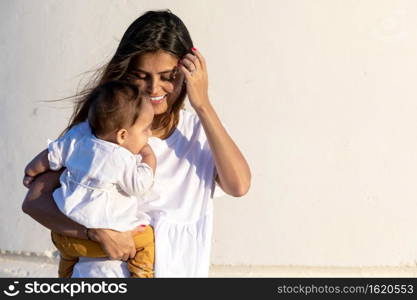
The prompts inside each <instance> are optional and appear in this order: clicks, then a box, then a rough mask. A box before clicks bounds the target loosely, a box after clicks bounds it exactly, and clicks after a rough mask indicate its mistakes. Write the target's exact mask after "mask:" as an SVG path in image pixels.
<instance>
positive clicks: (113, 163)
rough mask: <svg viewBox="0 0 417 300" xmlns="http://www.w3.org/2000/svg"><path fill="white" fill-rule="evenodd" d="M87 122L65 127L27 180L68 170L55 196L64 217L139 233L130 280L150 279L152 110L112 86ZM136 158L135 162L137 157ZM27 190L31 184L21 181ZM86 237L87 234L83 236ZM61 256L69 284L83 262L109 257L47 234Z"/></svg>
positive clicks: (100, 94)
mask: <svg viewBox="0 0 417 300" xmlns="http://www.w3.org/2000/svg"><path fill="white" fill-rule="evenodd" d="M86 101H90V102H91V105H90V110H89V112H88V122H82V123H79V124H77V125H75V126H73V127H72V128H70V129H69V130H68V131H67V132H66V133H65V134H64V135H63V136H61V137H60V138H58V139H57V140H55V141H53V142H51V143H50V144H49V146H48V151H44V152H41V153H40V154H39V155H38V156H37V157H36V158H35V159H34V160H33V161H31V162H30V163H29V165H28V166H27V168H26V170H25V173H26V176H27V177H25V179H26V180H28V179H29V180H30V178H33V177H34V176H36V175H38V174H40V173H42V172H45V171H46V170H48V169H51V170H59V169H61V168H63V167H65V168H66V169H65V170H64V172H63V173H62V175H61V177H60V182H61V187H60V188H58V189H56V190H55V192H54V193H53V198H54V200H55V203H56V205H57V206H58V208H59V209H60V210H61V212H62V213H64V214H65V215H66V216H68V217H69V218H71V219H72V220H74V221H75V222H77V223H79V224H82V225H84V226H85V227H86V228H107V229H113V230H117V231H128V230H132V229H134V228H136V227H138V226H142V227H144V231H143V232H141V233H138V234H137V235H135V237H134V240H135V246H136V255H135V257H134V258H132V259H130V260H129V261H128V268H129V271H130V273H131V276H132V277H141V278H144V277H153V266H154V249H155V248H154V247H155V245H154V236H153V229H152V227H151V226H150V225H149V222H150V217H149V215H147V214H146V213H145V212H144V211H143V209H142V210H141V204H144V203H143V201H142V196H143V195H144V193H146V192H147V190H149V189H150V188H151V186H152V185H153V176H154V172H155V168H156V158H155V154H154V152H153V151H152V148H151V147H150V146H149V145H148V144H147V143H148V137H149V136H151V134H152V132H151V124H152V120H153V108H152V104H151V103H150V102H149V100H148V99H146V98H144V97H142V96H141V95H140V92H139V90H138V89H137V87H136V86H135V85H132V84H129V83H126V82H122V81H111V82H108V83H105V84H103V85H101V86H99V87H97V88H96V89H95V90H93V91H92V92H91V94H90V96H89V98H88V99H87V100H86ZM138 154H139V155H138ZM25 184H26V185H28V184H29V182H25ZM87 237H88V229H87ZM52 241H53V242H54V244H55V246H56V247H57V248H58V250H59V251H60V256H61V259H60V263H59V270H58V274H59V277H61V278H67V277H71V275H72V271H73V267H74V265H75V263H77V261H78V258H79V257H80V256H85V257H106V254H105V253H104V251H103V250H102V248H101V246H100V244H99V243H96V242H94V241H92V240H83V239H77V238H70V237H67V236H63V235H61V234H58V233H56V232H52Z"/></svg>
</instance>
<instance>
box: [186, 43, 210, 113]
mask: <svg viewBox="0 0 417 300" xmlns="http://www.w3.org/2000/svg"><path fill="white" fill-rule="evenodd" d="M179 69H180V70H181V72H182V73H183V74H184V76H185V80H186V85H187V94H188V99H189V100H190V103H191V105H192V106H193V108H194V109H198V108H201V107H204V106H205V105H207V104H209V98H208V74H207V66H206V61H205V59H204V57H203V56H202V55H201V53H200V52H199V51H198V50H197V49H195V48H193V54H190V53H188V54H186V55H185V56H184V57H183V58H182V59H181V60H180V62H179Z"/></svg>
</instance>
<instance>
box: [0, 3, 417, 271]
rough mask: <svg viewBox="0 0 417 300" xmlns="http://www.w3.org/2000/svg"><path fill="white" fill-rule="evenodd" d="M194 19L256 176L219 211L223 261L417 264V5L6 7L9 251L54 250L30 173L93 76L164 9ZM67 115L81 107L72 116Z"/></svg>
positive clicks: (3, 171)
mask: <svg viewBox="0 0 417 300" xmlns="http://www.w3.org/2000/svg"><path fill="white" fill-rule="evenodd" d="M163 8H170V9H171V10H172V11H173V12H174V13H175V14H177V15H178V16H179V17H181V18H182V20H183V21H184V22H185V24H186V25H187V27H188V29H189V30H190V32H191V35H192V37H193V39H194V42H195V45H196V47H197V48H198V49H200V50H201V51H202V53H203V54H204V55H205V57H206V59H207V62H208V66H209V78H210V95H211V99H212V102H213V104H214V106H215V108H216V109H217V111H218V113H219V115H220V117H221V119H222V120H223V122H224V123H225V124H227V127H228V128H229V131H230V133H231V134H232V136H233V138H234V140H235V141H236V142H237V144H238V145H239V146H240V148H241V150H242V151H243V153H244V154H245V155H246V157H247V159H248V161H249V163H250V166H251V169H252V175H253V182H252V188H251V190H250V192H249V193H248V194H247V195H246V196H244V197H243V198H232V197H223V198H221V199H217V200H216V203H215V228H214V239H213V242H214V244H213V253H212V263H214V264H235V265H268V266H280V265H281V266H282V265H304V266H402V265H415V264H416V263H417V234H416V233H415V230H414V228H417V219H416V218H415V212H416V210H417V200H416V199H417V188H416V184H415V182H416V179H417V155H416V151H415V149H416V148H417V133H416V128H417V118H416V115H417V101H416V100H415V99H416V96H417V90H416V88H415V79H416V78H417V20H416V18H415V16H416V15H417V2H416V1H413V0H409V1H405V0H404V1H403V0H397V1H395V0H392V1H389V0H364V1H353V0H315V1H310V0H295V1H293V0H287V1H284V0H280V1H272V0H271V1H249V0H245V1H220V0H218V1H162V0H154V1H120V0H118V1H116V0H106V1H103V0H94V1H93V0H91V1H82V0H76V1H74V0H71V1H69V0H65V1H52V0H43V1H23V0H20V1H1V2H0V56H1V68H0V97H1V100H0V107H1V109H0V128H1V129H2V133H1V134H0V191H1V196H0V250H8V251H13V252H17V251H31V252H39V253H45V251H48V250H52V249H54V248H53V247H52V245H51V243H50V242H49V235H48V231H47V230H46V229H44V228H43V227H42V226H41V225H39V224H38V223H36V222H34V221H33V220H31V219H30V218H29V217H28V216H26V215H24V214H23V213H22V212H21V209H20V207H21V203H22V199H23V197H24V194H25V189H24V188H23V187H22V185H21V178H22V172H23V168H24V166H25V164H26V163H27V162H28V161H29V160H30V159H31V158H32V157H33V156H34V155H35V154H36V153H37V152H39V151H40V150H42V149H43V148H44V147H45V145H46V139H47V138H55V137H56V136H57V135H58V134H59V132H60V131H61V130H62V129H63V128H64V126H65V125H66V124H67V120H68V117H69V115H70V113H71V108H70V105H69V104H66V105H62V104H46V103H41V102H40V101H41V100H46V99H56V98H60V97H65V96H70V95H72V94H73V93H74V92H76V89H77V85H78V84H79V81H80V80H81V79H82V78H84V80H85V79H87V78H88V74H86V75H85V76H79V74H81V73H83V72H86V71H88V70H92V69H94V68H95V67H98V66H100V65H101V64H103V63H105V62H106V61H107V60H108V59H109V58H110V57H111V56H112V54H113V52H114V50H115V49H116V47H117V44H118V41H119V40H120V39H121V37H122V34H123V32H124V31H125V30H126V28H127V27H128V25H129V24H130V23H131V22H132V21H133V20H134V19H135V18H136V17H138V16H139V15H140V14H142V13H143V12H145V11H146V10H149V9H163ZM65 107H66V108H65Z"/></svg>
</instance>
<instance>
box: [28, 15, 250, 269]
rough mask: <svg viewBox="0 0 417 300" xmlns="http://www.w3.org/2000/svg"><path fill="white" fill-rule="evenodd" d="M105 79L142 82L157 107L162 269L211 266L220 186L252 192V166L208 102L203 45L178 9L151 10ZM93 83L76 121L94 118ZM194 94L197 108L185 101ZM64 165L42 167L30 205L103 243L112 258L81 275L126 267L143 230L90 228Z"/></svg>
mask: <svg viewBox="0 0 417 300" xmlns="http://www.w3.org/2000/svg"><path fill="white" fill-rule="evenodd" d="M98 79H99V80H97V82H96V83H95V85H98V84H102V83H105V82H107V81H109V80H127V81H129V82H132V83H134V84H136V85H137V86H138V87H139V88H140V90H141V91H143V92H145V93H147V94H149V96H150V100H151V103H152V106H153V109H154V113H155V118H154V121H153V123H152V133H153V137H151V138H150V140H149V144H150V146H151V147H152V148H153V150H154V152H155V154H156V157H157V162H158V164H157V171H156V174H155V185H154V189H153V191H152V193H150V194H149V195H148V196H147V197H148V198H149V199H148V200H149V208H148V211H149V213H150V215H151V216H152V225H153V226H154V229H155V244H156V254H155V276H156V277H174V276H180V277H206V276H208V271H209V253H210V247H211V228H212V211H213V207H212V198H213V195H214V192H215V190H216V189H219V187H221V189H222V190H223V191H224V192H225V193H227V194H229V195H232V196H235V197H240V196H242V195H244V194H246V193H247V191H248V189H249V186H250V180H251V179H250V178H251V175H250V170H249V166H248V164H247V162H246V160H245V158H244V157H243V155H242V154H241V152H240V151H239V149H238V147H237V146H236V145H235V143H234V142H233V140H232V139H231V137H230V136H229V135H228V133H227V132H226V130H225V129H224V127H223V125H222V123H221V121H220V120H219V118H218V116H217V114H216V112H215V110H214V108H213V106H212V105H211V103H210V100H209V97H208V76H207V66H206V62H205V60H204V58H203V56H202V54H201V53H200V52H199V51H198V50H197V49H195V48H194V47H193V43H192V40H191V37H190V35H189V33H188V30H187V29H186V27H185V25H184V24H183V22H182V21H181V20H180V19H179V18H178V17H177V16H175V15H174V14H172V13H171V12H170V11H150V12H147V13H145V14H144V15H142V16H141V17H139V18H138V19H137V20H135V21H134V22H133V23H132V24H131V25H130V26H129V28H128V29H127V31H126V32H125V34H124V35H123V38H122V40H121V42H120V44H119V47H118V48H117V50H116V53H115V55H114V56H113V58H112V59H111V60H110V62H109V63H108V64H107V65H106V66H105V68H104V70H103V72H102V74H101V75H100V76H99V77H98ZM93 87H94V86H93ZM89 91H90V90H86V91H85V93H83V94H82V95H81V98H80V101H78V102H77V106H76V108H75V111H74V114H73V117H72V119H71V122H70V126H69V128H70V127H71V126H73V125H75V124H78V123H80V122H82V121H84V120H85V119H86V117H87V111H88V108H89V103H88V101H86V99H88V97H87V96H88V92H89ZM186 95H187V96H188V99H189V101H190V103H191V106H192V107H193V108H194V110H195V112H196V114H194V113H191V112H187V111H185V110H183V109H182V108H183V104H184V99H185V96H186ZM59 175H60V172H46V173H44V174H42V175H40V176H38V177H37V178H36V179H35V180H34V181H33V183H32V184H31V185H30V189H29V192H28V194H27V196H26V198H25V201H24V203H23V206H22V209H23V211H24V212H25V213H27V214H29V215H30V216H31V217H32V218H34V219H35V220H36V221H38V222H39V223H41V224H42V225H44V226H46V227H47V228H49V229H50V230H52V231H56V232H58V233H61V234H64V235H67V236H72V237H77V238H83V239H87V238H90V239H92V240H95V241H97V242H99V243H100V244H101V246H102V247H103V249H104V250H105V252H106V253H107V254H108V256H109V258H110V260H108V259H106V260H98V259H87V258H85V259H84V260H80V262H79V263H77V265H76V266H75V268H74V273H73V276H75V277H77V276H78V277H124V276H128V273H127V268H126V263H125V262H124V261H126V260H127V259H128V258H129V257H132V256H133V255H134V253H135V248H134V243H133V239H132V234H135V233H136V230H135V231H134V232H117V231H113V230H109V229H103V228H91V229H89V230H87V229H86V228H85V227H83V226H81V225H79V224H77V223H75V222H73V221H72V220H70V219H68V218H67V217H65V216H64V215H63V214H62V213H61V212H60V211H59V210H58V209H57V207H56V206H55V204H54V201H53V199H52V191H53V190H54V189H55V188H56V187H57V185H58V184H59ZM216 186H219V187H216ZM87 233H88V236H87Z"/></svg>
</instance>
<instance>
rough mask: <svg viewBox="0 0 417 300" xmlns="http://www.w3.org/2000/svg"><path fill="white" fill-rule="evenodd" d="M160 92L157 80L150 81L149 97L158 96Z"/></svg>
mask: <svg viewBox="0 0 417 300" xmlns="http://www.w3.org/2000/svg"><path fill="white" fill-rule="evenodd" d="M158 91H159V82H158V81H157V80H155V79H153V80H150V81H149V83H148V93H149V95H151V96H152V95H156V94H157V93H158Z"/></svg>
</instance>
